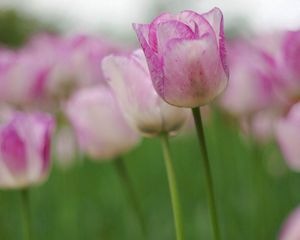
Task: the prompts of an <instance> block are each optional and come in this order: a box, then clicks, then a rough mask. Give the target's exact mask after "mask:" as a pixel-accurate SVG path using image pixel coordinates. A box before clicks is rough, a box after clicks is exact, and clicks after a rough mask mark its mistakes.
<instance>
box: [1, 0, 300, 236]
mask: <svg viewBox="0 0 300 240" xmlns="http://www.w3.org/2000/svg"><path fill="white" fill-rule="evenodd" d="M214 6H218V7H220V8H221V9H222V11H223V13H224V16H225V30H226V35H227V37H228V38H232V39H233V38H236V37H238V36H249V35H251V34H253V33H262V32H263V33H266V32H273V31H279V30H294V29H298V28H299V27H300V1H299V0H252V1H246V0H197V1H196V0H185V1H179V0H109V1H107V0H106V1H102V0H84V1H81V0H77V1H74V0H73V1H72V0H26V1H25V0H0V46H1V47H2V48H13V49H17V48H21V47H22V46H23V45H24V44H25V43H26V42H27V41H28V40H29V39H30V38H31V37H32V36H33V35H35V34H37V33H41V32H42V33H45V32H48V33H53V34H57V35H62V36H65V35H67V36H68V35H76V34H79V33H80V34H82V33H83V34H91V35H100V36H105V38H106V39H111V40H112V41H114V42H122V43H126V44H128V45H130V46H138V42H137V40H136V36H135V33H134V32H133V30H132V27H131V24H132V23H133V22H137V23H146V22H149V21H151V20H152V19H153V18H154V17H155V16H157V15H158V14H159V13H161V12H166V11H171V12H174V13H175V12H178V11H181V10H184V9H191V10H194V11H197V12H204V11H208V10H209V9H211V8H212V7H214ZM210 117H211V121H209V122H208V123H207V124H206V133H207V137H208V146H209V152H210V156H211V159H212V166H213V172H214V177H215V186H216V192H217V199H218V200H217V203H218V209H219V212H220V219H221V228H222V233H223V236H224V237H223V239H224V240H225V239H227V240H234V239H236V240H240V239H243V240H254V239H255V240H271V239H277V236H278V233H279V231H280V228H281V225H282V222H283V221H284V219H285V218H286V217H287V215H288V213H289V212H290V211H291V210H292V209H293V208H295V207H296V206H297V205H298V203H300V191H299V185H300V177H299V176H298V174H297V173H294V172H291V171H289V170H288V168H287V167H286V164H285V163H284V161H283V158H282V156H281V153H280V152H279V150H278V148H277V145H276V143H275V142H271V143H270V144H268V145H264V147H262V151H261V152H260V154H261V156H260V157H261V158H264V159H266V161H265V166H264V167H265V169H266V170H265V171H264V173H262V174H260V173H259V174H258V175H260V176H261V175H263V176H264V178H265V179H267V180H266V181H265V184H266V185H265V188H264V189H265V191H263V192H262V193H261V199H262V200H261V201H264V202H265V203H264V204H266V205H267V206H268V208H267V210H266V211H265V212H262V211H261V209H257V208H256V205H255V204H253V202H255V201H256V199H257V198H256V196H255V190H253V188H255V187H253V184H252V181H253V179H255V177H253V172H255V170H253V169H255V167H256V166H254V165H255V163H253V155H252V152H251V150H249V144H248V142H247V141H245V138H244V137H243V136H242V134H241V133H240V131H239V129H237V128H236V126H235V123H234V122H232V121H231V120H228V121H227V120H226V117H224V116H222V113H220V112H219V111H214V110H212V111H211V116H210ZM224 119H225V120H224ZM228 149H230V150H228ZM172 150H173V151H174V152H173V155H174V158H175V165H176V171H177V173H178V178H179V180H178V182H179V188H180V191H181V198H182V202H183V210H184V222H185V226H186V232H187V239H191V240H192V239H195V240H196V239H205V240H206V239H211V236H210V232H211V231H210V223H209V221H208V219H209V218H208V209H207V205H206V195H205V188H204V180H203V176H202V169H201V166H200V161H199V158H200V153H199V149H198V146H197V139H196V137H195V135H194V134H189V135H187V136H183V137H181V138H174V139H172ZM74 158H78V159H77V160H78V161H77V162H76V164H74V166H72V168H68V169H67V170H61V169H59V168H58V167H57V166H56V165H54V167H53V171H52V173H51V176H50V179H49V181H48V182H47V183H46V184H45V185H43V186H40V187H35V188H33V189H32V191H31V193H32V195H31V199H32V203H31V206H32V213H33V222H32V224H33V228H34V229H35V230H34V231H35V235H36V239H43V240H48V239H49V240H50V239H51V240H53V239H66V238H69V239H74V240H75V239H89V240H94V239H95V240H96V239H101V240H113V239H130V240H133V239H137V240H140V239H142V237H141V234H140V230H139V227H138V223H137V220H136V218H135V215H134V213H133V212H132V210H131V208H130V207H129V206H128V201H127V198H126V194H124V189H123V185H122V183H120V181H119V179H118V176H117V175H116V173H115V171H114V167H113V165H112V164H111V163H110V162H104V163H101V164H98V163H95V162H91V161H85V160H86V159H88V157H87V156H81V155H77V156H75V157H74ZM125 159H126V162H127V163H128V169H129V172H130V175H131V177H132V179H133V184H134V186H135V188H136V192H137V195H138V197H139V199H140V202H141V205H142V209H143V211H144V213H145V216H146V219H147V225H148V230H149V239H153V240H154V239H155V240H158V239H163V240H167V239H170V240H173V239H175V237H174V229H173V222H172V212H171V208H170V199H169V195H168V185H167V179H166V176H165V173H164V164H163V159H162V154H161V149H160V145H159V142H158V141H156V140H153V139H146V140H144V141H143V143H142V144H141V146H139V147H138V148H137V149H135V150H133V151H132V152H130V153H129V154H127V155H126V156H125ZM237 179H238V180H237ZM19 201H20V199H19V195H18V193H17V192H14V191H0V239H1V240H2V239H3V240H13V239H22V238H21V234H22V231H21V227H20V226H21V219H20V209H19ZM261 227H262V228H263V231H264V234H263V236H264V237H261V236H262V235H261V233H260V230H258V229H261ZM258 236H260V237H258Z"/></svg>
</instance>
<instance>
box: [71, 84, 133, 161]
mask: <svg viewBox="0 0 300 240" xmlns="http://www.w3.org/2000/svg"><path fill="white" fill-rule="evenodd" d="M65 113H66V115H67V116H68V118H69V119H70V121H71V123H72V126H73V127H74V129H75V132H76V135H77V139H78V142H79V145H80V147H81V149H82V151H83V152H86V153H88V154H89V155H90V156H92V157H93V158H95V159H98V160H99V159H111V158H114V157H117V156H119V155H121V154H123V153H125V152H127V151H129V150H130V149H131V148H133V147H134V146H135V145H136V144H137V143H138V142H139V136H138V135H137V133H136V132H134V131H133V130H132V129H131V128H130V127H129V125H128V123H127V122H126V121H125V119H124V117H123V115H122V113H121V110H120V107H119V105H118V103H117V101H116V99H115V96H114V95H113V93H112V91H111V90H110V89H109V88H108V87H103V86H102V87H101V86H99V87H93V88H87V89H82V90H79V91H78V92H76V93H75V94H74V95H73V96H72V97H71V99H70V100H69V101H68V102H67V104H66V106H65Z"/></svg>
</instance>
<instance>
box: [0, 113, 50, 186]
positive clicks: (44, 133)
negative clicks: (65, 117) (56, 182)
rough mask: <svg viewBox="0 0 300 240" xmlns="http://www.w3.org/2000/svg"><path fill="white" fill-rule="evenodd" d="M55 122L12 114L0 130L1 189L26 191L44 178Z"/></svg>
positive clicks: (45, 115) (44, 115) (42, 116)
mask: <svg viewBox="0 0 300 240" xmlns="http://www.w3.org/2000/svg"><path fill="white" fill-rule="evenodd" d="M53 130H54V120H53V118H52V117H50V116H49V115H47V114H42V113H34V114H29V113H19V112H18V113H15V114H13V115H12V117H11V118H10V119H9V120H8V121H7V122H6V123H3V124H2V125H1V127H0V142H1V145H0V154H1V159H0V188H25V187H29V186H31V185H36V184H39V183H42V182H43V181H45V180H46V179H47V176H48V173H49V168H50V144H51V135H52V132H53Z"/></svg>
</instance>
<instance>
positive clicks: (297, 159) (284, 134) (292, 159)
mask: <svg viewBox="0 0 300 240" xmlns="http://www.w3.org/2000/svg"><path fill="white" fill-rule="evenodd" d="M276 136H277V141H278V143H279V146H280V149H281V151H282V153H283V156H284V158H285V160H286V161H287V164H288V165H289V167H290V168H291V169H294V170H296V171H299V170H300V103H297V104H295V105H294V106H293V107H292V108H291V110H290V111H289V113H288V115H287V116H286V117H283V118H282V119H280V120H279V122H278V124H277V126H276Z"/></svg>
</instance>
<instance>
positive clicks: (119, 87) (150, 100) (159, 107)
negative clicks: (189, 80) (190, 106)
mask: <svg viewBox="0 0 300 240" xmlns="http://www.w3.org/2000/svg"><path fill="white" fill-rule="evenodd" d="M102 69H103V72H104V75H105V77H106V78H107V79H108V83H109V85H110V86H111V88H112V89H113V91H114V93H115V94H116V96H117V99H118V101H119V104H120V106H121V108H122V110H123V112H124V115H125V116H126V117H127V119H128V121H129V122H130V123H131V125H132V126H134V127H135V128H136V129H138V130H139V131H140V132H141V133H142V134H144V135H148V136H153V135H159V134H161V133H162V132H176V131H177V130H178V129H179V128H180V127H181V126H182V125H183V123H184V122H185V119H186V116H187V111H186V110H185V109H182V108H178V107H174V106H171V105H169V104H167V103H166V102H165V101H163V100H162V99H161V98H160V97H159V96H158V94H157V93H156V91H155V89H154V88H153V85H152V82H151V77H150V74H149V70H148V67H147V63H146V59H145V56H144V54H143V52H142V50H137V51H135V52H133V53H132V54H130V55H110V56H108V57H106V58H104V60H103V61H102Z"/></svg>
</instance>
